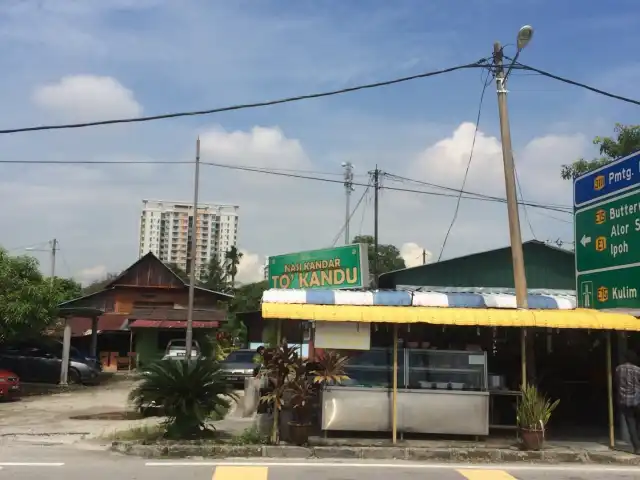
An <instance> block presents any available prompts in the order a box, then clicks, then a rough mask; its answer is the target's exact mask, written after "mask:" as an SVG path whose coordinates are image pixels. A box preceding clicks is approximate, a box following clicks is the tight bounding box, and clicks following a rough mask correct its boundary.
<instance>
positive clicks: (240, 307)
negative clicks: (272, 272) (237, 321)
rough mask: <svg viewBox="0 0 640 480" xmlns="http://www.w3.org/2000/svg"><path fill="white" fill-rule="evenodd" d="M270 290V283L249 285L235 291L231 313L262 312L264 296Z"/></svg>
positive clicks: (263, 282)
mask: <svg viewBox="0 0 640 480" xmlns="http://www.w3.org/2000/svg"><path fill="white" fill-rule="evenodd" d="M268 289H269V282H267V281H266V280H263V281H262V282H255V283H247V284H245V285H241V286H239V287H238V288H236V289H235V292H234V298H233V300H232V301H231V307H230V308H231V311H233V312H237V313H240V312H255V311H257V310H260V302H262V294H263V293H264V291H265V290H268Z"/></svg>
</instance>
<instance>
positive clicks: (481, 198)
mask: <svg viewBox="0 0 640 480" xmlns="http://www.w3.org/2000/svg"><path fill="white" fill-rule="evenodd" d="M201 164H202V165H209V166H213V167H220V168H228V169H230V170H241V171H248V172H256V173H265V174H268V175H277V176H282V177H289V178H298V179H303V180H315V181H321V182H327V183H336V184H340V185H344V181H343V180H337V179H333V178H321V177H312V176H308V175H298V174H294V173H283V172H275V171H269V170H265V169H258V168H252V167H242V166H239V165H227V164H224V163H214V162H201ZM353 185H354V186H359V187H366V186H368V184H366V183H358V182H353ZM443 188H447V187H443ZM380 189H385V190H391V191H395V192H406V193H419V194H422V195H431V196H435V197H448V198H458V195H457V194H453V193H444V192H427V191H425V190H415V189H410V188H399V187H389V186H381V187H380ZM471 195H473V196H471ZM463 198H465V199H469V200H478V201H484V202H497V203H506V202H507V200H506V199H505V198H500V197H488V198H485V197H484V196H482V194H478V193H472V192H469V193H468V194H466V195H463ZM518 203H519V204H520V205H527V206H530V207H533V208H541V209H543V210H552V211H556V212H560V213H570V214H573V209H572V208H571V207H569V206H558V205H546V204H541V203H535V202H522V201H520V202H518Z"/></svg>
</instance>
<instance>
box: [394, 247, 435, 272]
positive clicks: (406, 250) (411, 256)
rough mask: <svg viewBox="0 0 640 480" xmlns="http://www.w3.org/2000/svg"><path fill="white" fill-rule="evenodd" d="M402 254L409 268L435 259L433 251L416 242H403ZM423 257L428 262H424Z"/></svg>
mask: <svg viewBox="0 0 640 480" xmlns="http://www.w3.org/2000/svg"><path fill="white" fill-rule="evenodd" d="M400 256H401V257H402V259H403V260H404V263H405V265H406V266H407V268H410V267H416V266H418V265H422V264H423V263H430V262H432V261H433V253H431V252H430V251H429V250H427V249H425V248H423V247H421V246H420V245H418V244H417V243H414V242H408V243H404V244H402V246H401V247H400ZM423 258H424V260H426V262H423Z"/></svg>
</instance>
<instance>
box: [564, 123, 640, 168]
mask: <svg viewBox="0 0 640 480" xmlns="http://www.w3.org/2000/svg"><path fill="white" fill-rule="evenodd" d="M613 131H614V133H615V134H616V137H615V138H612V137H595V138H594V139H593V144H594V145H600V157H599V158H594V159H592V160H585V159H584V158H580V159H578V160H576V161H575V162H573V163H571V164H569V165H563V166H562V172H561V175H562V178H563V179H564V180H573V179H575V178H576V177H579V176H580V175H583V174H585V173H587V172H590V171H592V170H595V169H597V168H600V167H602V166H604V165H608V164H609V163H611V162H613V161H614V160H617V159H618V158H621V157H625V156H627V155H630V154H632V153H634V152H637V151H639V150H640V125H622V124H621V123H616V126H615V128H614V129H613Z"/></svg>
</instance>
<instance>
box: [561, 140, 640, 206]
mask: <svg viewBox="0 0 640 480" xmlns="http://www.w3.org/2000/svg"><path fill="white" fill-rule="evenodd" d="M637 186H640V152H636V153H632V154H631V155H628V156H626V157H623V158H621V159H619V160H616V161H615V162H613V163H610V164H609V165H606V166H604V167H601V168H599V169H598V170H594V171H593V172H589V173H586V174H585V175H583V176H581V177H578V178H576V179H575V181H574V183H573V204H574V206H575V207H576V208H578V207H581V206H583V205H587V204H589V203H591V202H593V201H595V200H601V199H604V198H607V197H611V196H612V195H615V194H619V193H622V192H624V191H626V190H629V189H631V188H634V187H637Z"/></svg>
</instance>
